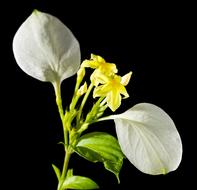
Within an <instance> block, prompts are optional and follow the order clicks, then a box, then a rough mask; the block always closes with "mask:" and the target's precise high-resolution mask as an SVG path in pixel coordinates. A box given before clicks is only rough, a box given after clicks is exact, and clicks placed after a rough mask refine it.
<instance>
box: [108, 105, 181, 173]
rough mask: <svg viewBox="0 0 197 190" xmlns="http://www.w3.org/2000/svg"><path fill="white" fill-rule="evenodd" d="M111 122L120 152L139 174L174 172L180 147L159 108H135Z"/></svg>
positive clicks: (138, 106)
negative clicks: (114, 128)
mask: <svg viewBox="0 0 197 190" xmlns="http://www.w3.org/2000/svg"><path fill="white" fill-rule="evenodd" d="M108 119H114V121H115V125H116V132H117V136H118V140H119V143H120V146H121V149H122V151H123V153H124V154H125V156H126V157H127V158H128V159H129V161H130V162H131V163H132V164H133V165H134V166H135V167H136V168H138V169H139V170H140V171H142V172H144V173H147V174H152V175H158V174H166V173H168V172H170V171H173V170H176V169H177V167H178V166H179V164H180V162H181V158H182V143H181V138H180V136H179V133H178V131H177V129H176V127H175V125H174V122H173V121H172V119H171V118H170V117H169V116H168V115H167V113H165V112H164V111H163V110H162V109H161V108H159V107H157V106H155V105H152V104H147V103H141V104H137V105H135V106H134V107H132V108H131V109H129V110H127V111H126V112H124V113H122V114H119V115H113V116H109V117H108Z"/></svg>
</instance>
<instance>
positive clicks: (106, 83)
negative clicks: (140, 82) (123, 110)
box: [93, 72, 132, 112]
mask: <svg viewBox="0 0 197 190" xmlns="http://www.w3.org/2000/svg"><path fill="white" fill-rule="evenodd" d="M131 74H132V72H129V73H128V74H126V75H125V76H123V77H120V76H118V75H114V76H112V77H106V76H105V75H103V74H100V78H99V79H97V80H99V81H98V82H99V83H100V84H101V85H100V86H97V87H95V89H94V92H93V97H94V98H95V97H106V99H105V100H106V102H107V105H108V107H109V108H110V109H111V110H112V111H113V112H114V111H115V110H117V109H118V108H119V106H120V105H121V99H122V97H121V95H123V96H124V98H128V97H129V94H128V93H127V90H126V88H125V86H126V85H127V84H128V82H129V80H130V78H131Z"/></svg>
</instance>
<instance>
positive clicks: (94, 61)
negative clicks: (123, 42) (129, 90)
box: [81, 54, 118, 76]
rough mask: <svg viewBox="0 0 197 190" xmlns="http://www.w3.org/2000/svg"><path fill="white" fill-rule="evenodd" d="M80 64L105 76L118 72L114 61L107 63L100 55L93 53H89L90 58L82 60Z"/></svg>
mask: <svg viewBox="0 0 197 190" xmlns="http://www.w3.org/2000/svg"><path fill="white" fill-rule="evenodd" d="M81 66H82V67H90V68H92V69H96V70H98V71H99V72H101V73H103V74H105V75H107V76H110V75H112V74H114V73H117V72H118V70H117V68H116V65H115V64H114V63H107V62H106V61H105V59H103V58H102V57H101V56H99V55H94V54H91V59H90V60H85V61H83V62H82V65H81Z"/></svg>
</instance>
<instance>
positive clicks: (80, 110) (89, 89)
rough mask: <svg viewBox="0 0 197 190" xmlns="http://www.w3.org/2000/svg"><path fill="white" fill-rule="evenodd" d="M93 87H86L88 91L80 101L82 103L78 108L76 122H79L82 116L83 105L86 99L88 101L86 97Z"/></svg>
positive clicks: (91, 85)
mask: <svg viewBox="0 0 197 190" xmlns="http://www.w3.org/2000/svg"><path fill="white" fill-rule="evenodd" d="M93 87H94V85H93V84H92V83H91V84H90V86H89V87H88V90H87V92H86V94H85V96H84V97H83V100H82V102H81V106H80V108H79V114H78V116H77V121H78V122H79V120H80V118H81V114H82V110H83V107H84V105H85V103H86V101H87V99H88V96H89V95H90V92H91V90H92V89H93Z"/></svg>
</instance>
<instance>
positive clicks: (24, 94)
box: [1, 1, 196, 190]
mask: <svg viewBox="0 0 197 190" xmlns="http://www.w3.org/2000/svg"><path fill="white" fill-rule="evenodd" d="M85 2H86V3H79V1H72V2H70V1H54V2H53V3H49V2H47V1H45V2H44V1H42V2H39V1H38V2H36V1H34V2H33V1H32V2H30V1H28V2H26V3H24V2H21V3H20V2H18V4H17V5H14V4H10V5H1V10H2V11H1V32H2V35H1V48H2V51H1V65H2V67H1V77H2V80H1V95H2V98H1V102H2V103H1V109H2V111H3V115H2V116H1V118H2V124H1V128H2V129H3V130H2V132H1V141H2V143H1V146H2V153H1V155H2V156H1V158H2V159H3V161H2V173H3V175H4V178H3V179H5V180H3V181H4V182H6V183H5V184H6V186H8V187H7V188H6V189H38V190H39V189H42V190H43V189H46V190H54V189H56V185H57V181H56V177H55V175H54V172H53V170H52V167H51V164H52V163H54V164H56V165H57V166H59V167H60V168H61V167H62V161H63V160H62V159H63V147H61V145H58V144H57V143H58V142H59V141H61V140H62V138H63V136H62V130H61V123H60V120H59V117H58V112H57V108H56V104H55V96H54V91H53V88H52V85H51V84H49V83H43V82H40V81H38V80H35V79H33V78H31V77H29V76H28V75H26V74H25V73H24V72H23V71H22V70H20V68H19V67H18V66H17V64H16V62H15V60H14V56H13V53H12V39H13V37H14V34H15V32H16V31H17V29H18V28H19V26H20V25H21V24H22V22H23V21H24V20H25V19H26V18H27V17H28V16H29V15H30V14H31V12H32V11H33V9H35V8H36V9H38V10H40V11H43V12H47V13H50V14H52V15H54V16H56V17H57V18H59V19H60V20H61V21H62V22H63V23H64V24H65V25H67V26H68V27H69V28H70V29H71V31H72V32H73V33H74V35H75V36H76V38H77V39H78V41H79V42H80V46H81V54H82V60H83V59H86V58H89V57H90V53H94V54H99V55H101V56H103V57H104V58H105V59H106V60H107V61H109V62H114V63H116V64H117V66H118V69H119V74H120V75H124V74H125V73H127V72H129V71H130V70H132V71H133V75H132V79H131V81H130V83H129V85H128V87H127V89H128V92H129V94H130V98H129V99H126V100H124V101H123V103H122V106H121V108H120V109H118V110H117V113H120V112H122V111H125V110H127V109H128V108H130V107H132V106H133V105H135V104H136V103H140V102H149V103H153V104H156V105H158V106H160V107H162V108H163V109H164V110H165V111H166V112H167V113H168V114H169V115H170V116H171V117H172V118H173V120H174V122H175V124H176V126H177V129H178V131H179V132H180V135H181V138H182V141H183V151H184V152H183V159H182V162H181V165H180V167H179V168H178V169H177V170H176V171H174V172H172V173H169V174H167V175H165V176H149V175H146V174H143V173H141V172H140V171H138V170H137V169H136V168H134V166H133V165H132V164H130V163H129V161H127V160H125V161H124V165H123V168H122V170H121V173H120V180H121V184H119V185H118V184H117V181H116V178H115V176H113V174H111V173H110V172H107V171H105V170H104V168H103V166H102V164H92V163H90V162H88V161H86V160H83V159H82V158H79V157H78V156H77V155H73V157H72V159H71V162H70V167H73V168H74V173H75V174H76V175H84V176H87V177H91V178H92V179H94V180H95V181H96V182H98V184H99V185H100V187H101V189H113V190H119V189H121V190H122V189H134V188H139V189H140V188H141V187H143V186H144V185H145V186H146V188H148V189H149V188H152V189H156V188H160V187H165V188H169V187H171V186H172V185H175V186H176V187H178V186H179V185H180V184H183V183H185V184H186V185H187V186H190V185H191V184H192V182H193V177H194V176H195V171H196V170H195V169H194V168H195V167H196V163H195V160H196V159H195V158H196V156H195V155H196V147H195V128H196V124H195V111H192V109H193V108H195V101H194V100H193V99H192V97H193V96H194V90H195V87H196V85H195V77H194V76H195V74H192V64H194V63H196V61H194V60H193V59H192V56H193V55H194V48H193V45H194V44H195V42H194V38H193V32H194V23H193V22H192V19H193V11H192V5H185V4H181V3H177V4H176V3H174V4H172V3H171V4H155V3H152V4H151V3H148V4H143V3H139V4H138V5H136V4H133V3H126V2H124V1H121V3H120V2H119V3H115V2H113V3H110V2H109V1H108V3H106V2H105V3H103V2H101V1H94V3H93V2H87V1H85ZM4 11H5V12H4ZM74 81H75V76H74V77H71V78H69V79H66V80H65V81H64V82H63V84H62V96H63V104H64V107H66V106H68V104H69V101H70V98H71V95H72V92H73V89H74ZM192 89H193V90H192ZM88 104H89V106H91V105H92V104H91V102H89V103H88ZM108 113H111V112H109V111H108ZM91 130H99V131H107V132H109V133H111V134H113V135H114V136H115V135H116V134H115V130H114V124H113V122H104V123H100V124H97V125H94V126H93V127H92V128H91V129H90V131H91Z"/></svg>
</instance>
